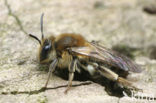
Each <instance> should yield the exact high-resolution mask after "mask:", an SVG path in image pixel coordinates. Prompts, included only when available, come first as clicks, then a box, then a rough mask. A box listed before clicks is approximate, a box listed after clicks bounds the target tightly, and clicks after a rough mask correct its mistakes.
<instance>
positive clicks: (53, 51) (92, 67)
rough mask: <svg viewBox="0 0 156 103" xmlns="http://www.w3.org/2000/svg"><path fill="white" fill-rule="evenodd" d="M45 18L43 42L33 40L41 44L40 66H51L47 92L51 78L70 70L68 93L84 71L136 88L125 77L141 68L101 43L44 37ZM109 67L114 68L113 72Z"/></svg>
mask: <svg viewBox="0 0 156 103" xmlns="http://www.w3.org/2000/svg"><path fill="white" fill-rule="evenodd" d="M43 16H44V14H42V15H41V18H40V23H41V35H42V36H41V40H39V39H38V38H37V37H36V36H34V35H32V34H29V36H30V37H32V38H34V39H35V40H37V41H38V42H39V44H40V48H39V53H38V59H39V62H40V64H49V72H48V79H47V81H46V83H45V86H44V88H46V87H47V85H48V81H49V78H50V76H51V75H52V73H53V72H54V71H55V69H56V68H60V69H67V68H68V71H69V80H68V86H67V88H66V90H65V93H67V91H68V90H69V89H70V87H71V86H72V80H73V78H74V72H75V71H77V72H80V70H81V68H82V69H84V70H86V71H88V72H89V73H90V75H94V74H95V73H98V74H99V75H101V76H103V77H105V78H107V79H109V80H112V81H115V82H117V83H119V84H121V85H122V86H124V87H130V88H136V87H135V86H133V84H132V82H131V81H128V80H127V79H126V76H125V75H124V74H127V73H129V72H135V73H139V72H141V68H140V66H138V65H137V64H136V63H135V62H133V61H132V60H130V59H129V58H128V57H126V56H124V55H122V54H119V53H117V52H115V51H113V50H110V49H107V48H105V47H103V46H101V45H100V44H98V43H97V42H94V41H92V42H88V41H87V40H85V38H84V37H82V36H81V35H79V34H71V33H64V34H60V35H59V36H56V37H54V36H53V35H51V36H50V37H44V33H43ZM109 67H113V69H112V68H109ZM118 71H120V72H118Z"/></svg>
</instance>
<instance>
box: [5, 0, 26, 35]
mask: <svg viewBox="0 0 156 103" xmlns="http://www.w3.org/2000/svg"><path fill="white" fill-rule="evenodd" d="M5 6H6V7H7V9H8V15H10V16H12V17H13V18H14V19H15V20H16V22H17V24H18V26H19V27H20V30H21V31H22V32H23V33H24V34H26V35H27V34H28V33H27V32H26V31H25V30H24V28H23V26H22V23H21V21H20V19H19V18H18V16H17V15H15V14H14V13H13V12H12V10H11V8H10V5H9V4H8V1H7V0H5Z"/></svg>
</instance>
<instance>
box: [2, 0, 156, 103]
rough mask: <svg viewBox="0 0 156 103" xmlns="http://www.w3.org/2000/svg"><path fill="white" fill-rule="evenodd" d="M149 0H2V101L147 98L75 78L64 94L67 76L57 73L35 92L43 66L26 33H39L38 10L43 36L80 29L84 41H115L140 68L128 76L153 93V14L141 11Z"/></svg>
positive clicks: (93, 102) (88, 102) (121, 102)
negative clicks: (120, 93) (109, 91)
mask: <svg viewBox="0 0 156 103" xmlns="http://www.w3.org/2000/svg"><path fill="white" fill-rule="evenodd" d="M147 1H148V2H147ZM151 2H154V1H153V0H150V1H149V0H141V1H139V0H118V1H114V0H109V1H107V0H75V1H73V0H7V1H6V0H1V1H0V11H1V12H0V103H47V102H48V103H64V102H67V103H80V102H81V103H109V102H111V103H125V102H126V103H131V102H134V101H135V102H137V103H139V102H140V103H142V102H145V100H144V101H142V100H133V99H132V98H130V97H126V96H125V97H122V98H119V97H115V96H109V95H108V94H107V92H106V91H105V90H104V88H105V87H104V86H101V85H99V84H97V83H94V82H91V83H86V82H90V81H85V82H80V81H73V85H77V86H75V87H73V88H72V89H71V90H70V91H69V93H68V94H64V90H65V89H66V87H65V86H66V84H67V80H63V79H62V78H60V77H59V76H55V75H54V76H53V78H51V80H50V82H49V85H48V87H49V88H50V89H48V90H46V91H41V92H36V91H37V90H39V89H40V88H41V87H43V85H44V83H45V81H46V79H47V72H46V71H45V70H44V68H43V67H40V68H39V64H38V62H37V50H38V46H39V45H38V43H37V42H36V41H34V40H32V39H30V38H29V37H28V34H29V33H32V34H34V35H36V36H37V37H40V36H41V35H40V16H41V14H42V13H43V12H44V14H45V16H44V33H45V34H46V36H49V35H55V36H57V35H59V34H60V33H79V34H82V35H83V36H84V37H85V38H86V39H87V40H88V41H91V40H96V41H99V42H100V43H101V44H103V45H104V46H105V47H108V48H113V47H114V48H115V47H116V46H118V49H117V50H119V49H121V50H122V51H123V53H125V52H126V53H125V54H127V52H128V53H130V54H131V55H132V56H133V57H134V60H135V61H136V62H137V63H138V64H140V65H141V66H142V68H143V70H144V71H143V72H142V73H140V74H132V75H130V79H132V80H133V81H136V82H135V84H136V85H137V86H138V87H140V88H142V89H143V93H144V94H145V95H148V96H156V69H155V68H156V58H155V54H154V52H153V51H156V50H155V48H154V47H156V34H155V32H156V23H155V21H156V15H151V14H147V13H146V12H144V11H143V8H144V7H145V6H146V5H147V6H149V5H150V4H152V3H151ZM124 51H125V52H124ZM152 55H153V57H152ZM45 68H46V67H45ZM85 83H86V84H85ZM62 85H63V86H62ZM16 92H18V93H16ZM30 93H31V95H30ZM146 102H149V101H146ZM154 102H156V101H153V103H154Z"/></svg>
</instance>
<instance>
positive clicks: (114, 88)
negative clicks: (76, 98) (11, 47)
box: [39, 65, 131, 97]
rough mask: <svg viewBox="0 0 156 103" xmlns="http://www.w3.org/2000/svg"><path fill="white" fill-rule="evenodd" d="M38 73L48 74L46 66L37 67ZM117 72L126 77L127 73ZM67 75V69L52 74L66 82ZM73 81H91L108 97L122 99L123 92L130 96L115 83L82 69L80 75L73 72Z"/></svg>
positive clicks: (57, 70) (128, 91)
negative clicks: (102, 89) (99, 86)
mask: <svg viewBox="0 0 156 103" xmlns="http://www.w3.org/2000/svg"><path fill="white" fill-rule="evenodd" d="M39 71H46V72H48V65H39ZM118 72H121V73H120V74H123V75H122V77H126V76H127V75H128V73H125V74H124V72H123V73H122V71H118ZM68 74H69V72H68V69H56V71H55V72H54V75H56V76H58V77H60V78H62V79H63V80H66V81H68V79H69V78H68ZM74 81H80V82H82V81H84V82H85V81H92V82H94V83H97V84H99V85H102V86H103V87H104V88H105V89H104V91H106V92H107V93H108V95H110V96H116V97H123V96H124V94H123V91H124V92H126V93H127V94H128V95H131V94H130V93H131V92H130V90H129V89H127V88H122V87H121V86H120V85H119V84H118V83H117V82H115V81H111V80H109V79H107V78H105V77H103V76H100V75H98V76H91V75H90V74H89V73H88V72H87V71H85V70H84V69H81V73H78V72H75V74H74ZM51 82H52V81H51Z"/></svg>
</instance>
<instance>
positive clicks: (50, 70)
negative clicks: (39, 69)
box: [44, 59, 58, 88]
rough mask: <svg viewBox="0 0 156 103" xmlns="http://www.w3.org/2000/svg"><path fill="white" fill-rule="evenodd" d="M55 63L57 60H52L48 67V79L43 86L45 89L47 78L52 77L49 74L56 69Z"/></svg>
mask: <svg viewBox="0 0 156 103" xmlns="http://www.w3.org/2000/svg"><path fill="white" fill-rule="evenodd" d="M57 63H58V60H57V59H54V60H53V62H52V63H51V64H50V66H49V72H48V79H47V81H46V84H45V86H44V88H46V87H47V85H48V81H49V78H50V76H51V75H52V74H51V73H53V72H54V71H55V68H56V65H57Z"/></svg>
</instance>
